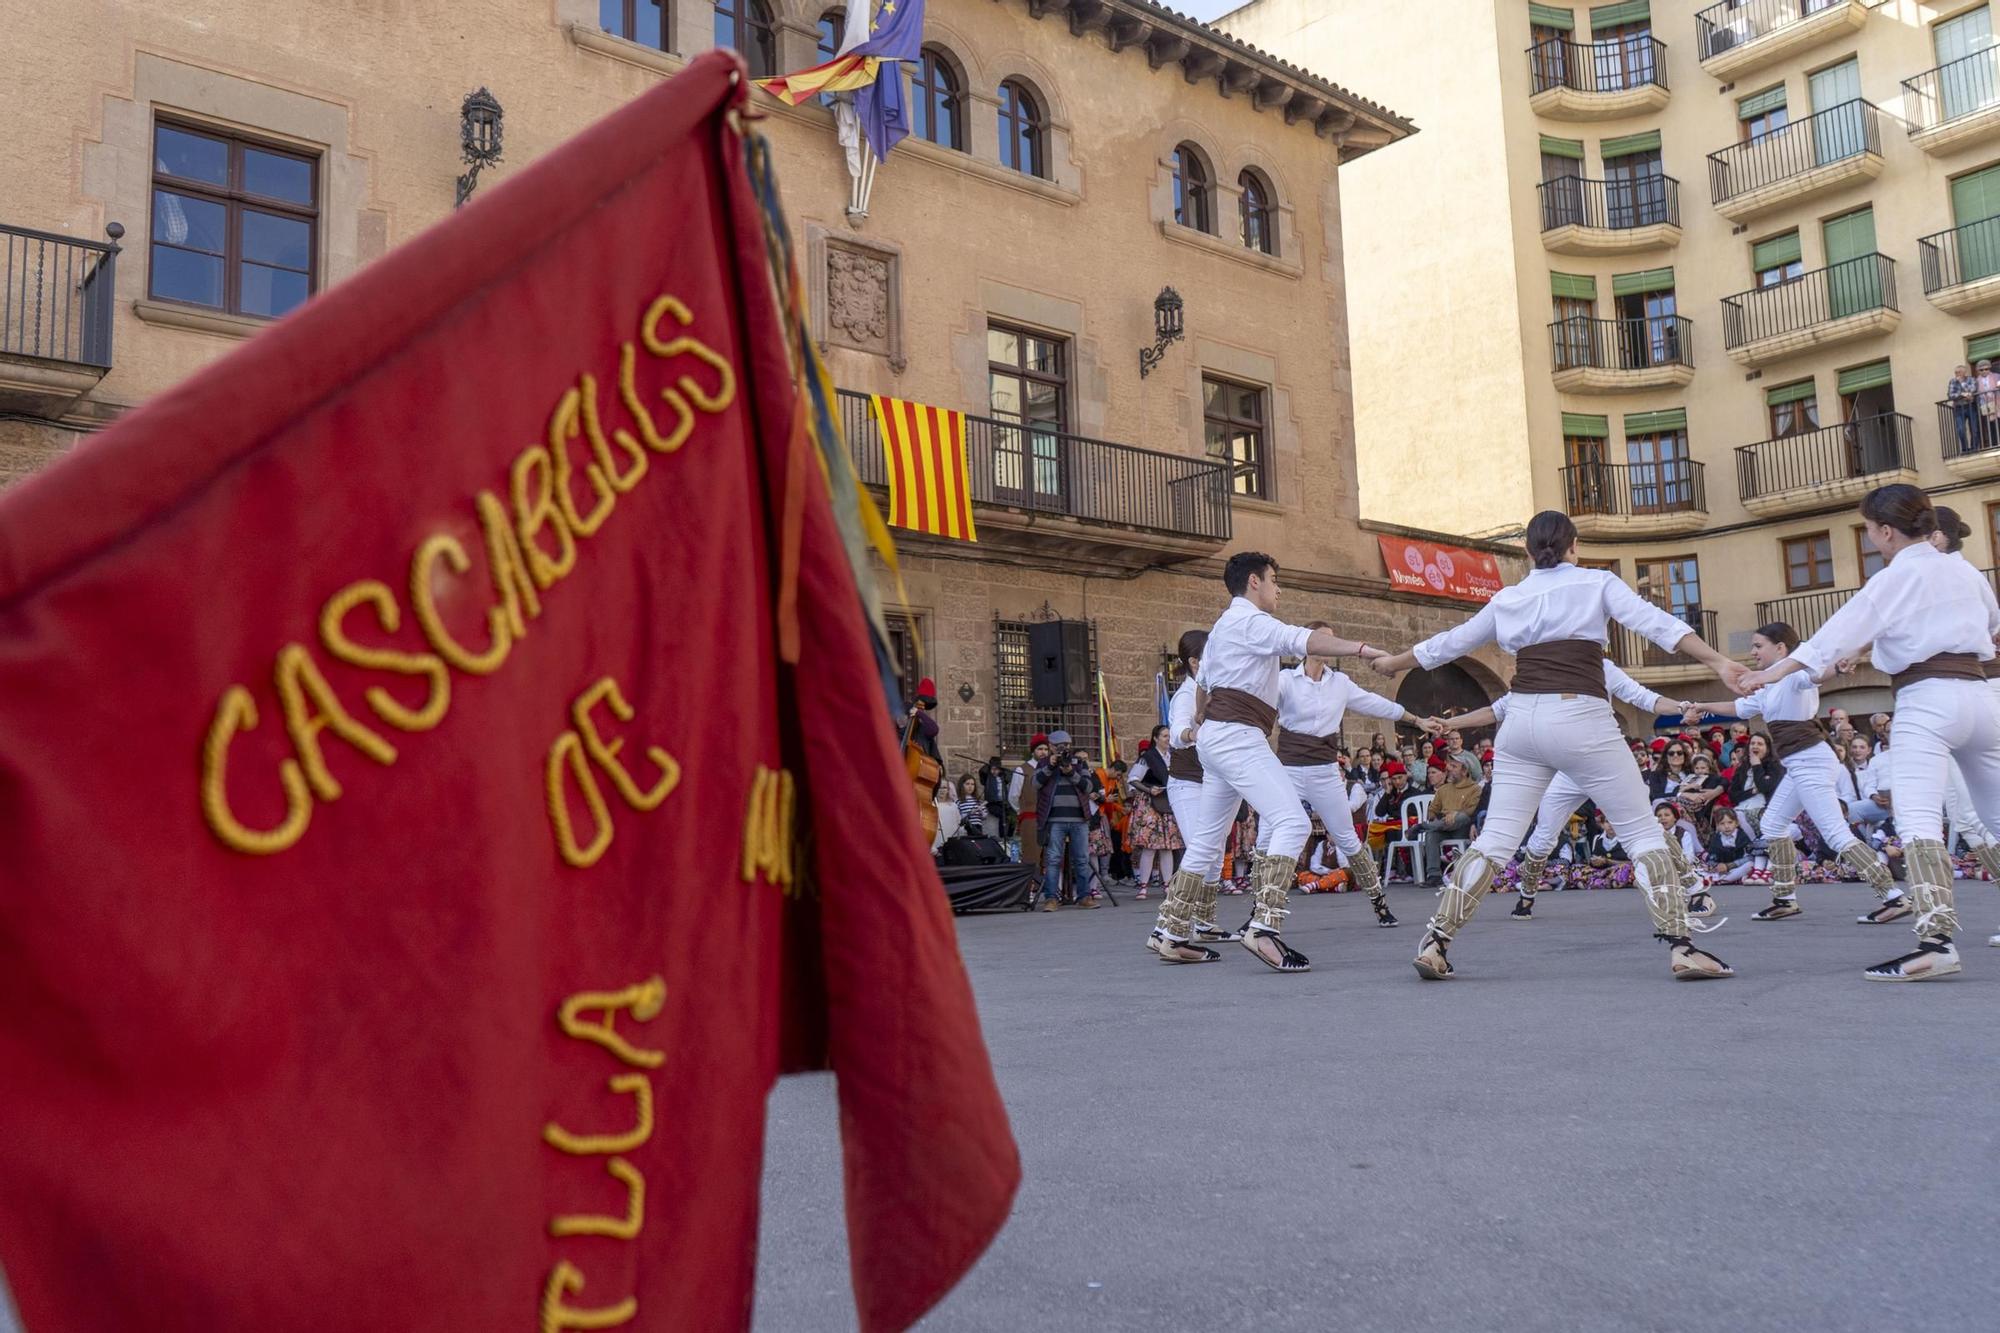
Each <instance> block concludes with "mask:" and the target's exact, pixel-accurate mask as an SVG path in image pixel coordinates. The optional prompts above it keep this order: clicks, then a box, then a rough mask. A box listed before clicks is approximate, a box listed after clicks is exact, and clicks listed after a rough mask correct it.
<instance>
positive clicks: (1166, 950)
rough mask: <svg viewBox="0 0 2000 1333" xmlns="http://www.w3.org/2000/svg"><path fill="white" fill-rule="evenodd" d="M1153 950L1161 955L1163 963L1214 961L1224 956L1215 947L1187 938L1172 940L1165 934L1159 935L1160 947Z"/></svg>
mask: <svg viewBox="0 0 2000 1333" xmlns="http://www.w3.org/2000/svg"><path fill="white" fill-rule="evenodd" d="M1148 947H1151V946H1150V945H1149V946H1148ZM1153 952H1154V953H1156V954H1158V955H1160V961H1161V962H1163V963H1213V962H1216V961H1217V960H1219V959H1220V958H1221V957H1222V955H1221V954H1219V953H1217V952H1216V951H1215V950H1213V949H1204V948H1202V947H1201V946H1200V945H1199V944H1189V943H1188V942H1186V941H1185V940H1170V939H1168V938H1167V937H1166V936H1165V935H1162V936H1160V937H1159V947H1158V948H1155V949H1153Z"/></svg>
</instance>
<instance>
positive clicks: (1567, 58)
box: [1528, 36, 1667, 93]
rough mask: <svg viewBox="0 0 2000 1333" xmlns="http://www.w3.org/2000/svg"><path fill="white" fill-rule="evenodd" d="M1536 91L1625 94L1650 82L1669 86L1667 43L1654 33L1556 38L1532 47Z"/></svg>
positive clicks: (1530, 61)
mask: <svg viewBox="0 0 2000 1333" xmlns="http://www.w3.org/2000/svg"><path fill="white" fill-rule="evenodd" d="M1528 70H1529V73H1530V75H1531V77H1532V78H1533V80H1534V86H1535V91H1536V92H1537V93H1545V92H1547V91H1548V90H1549V89H1551V88H1570V89H1574V90H1575V91H1577V92H1580V93H1622V92H1629V91H1631V90H1632V89H1634V88H1644V87H1646V86H1647V85H1649V84H1653V85H1657V86H1659V87H1661V88H1664V87H1666V86H1667V44H1666V43H1665V42H1662V41H1660V40H1658V39H1657V38H1655V37H1652V36H1643V37H1638V36H1635V37H1614V38H1612V39H1611V40H1610V41H1604V42H1572V41H1566V40H1563V39H1560V38H1552V39H1550V40H1549V41H1546V42H1537V43H1535V44H1534V45H1533V46H1531V47H1529V48H1528Z"/></svg>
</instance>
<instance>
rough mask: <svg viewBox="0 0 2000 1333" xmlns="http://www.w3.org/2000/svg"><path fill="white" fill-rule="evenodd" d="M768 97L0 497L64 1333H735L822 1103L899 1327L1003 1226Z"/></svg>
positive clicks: (588, 179) (616, 170)
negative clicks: (792, 337)
mask: <svg viewBox="0 0 2000 1333" xmlns="http://www.w3.org/2000/svg"><path fill="white" fill-rule="evenodd" d="M741 68H742V66H741V62H740V61H738V60H737V59H736V58H735V57H734V56H732V55H728V54H724V53H717V54H714V55H710V56H705V57H703V58H701V59H699V60H697V61H695V62H694V63H693V64H692V65H691V66H690V67H689V68H688V69H687V71H686V72H684V73H683V74H681V75H680V76H679V77H677V78H675V79H674V80H672V81H671V82H670V83H668V84H666V85H665V86H663V87H661V88H659V89H657V90H655V91H654V92H652V93H650V94H648V95H647V96H645V97H642V98H640V99H638V100H637V101H635V102H634V103H633V104H631V105H630V106H628V107H627V108H625V109H624V110H623V111H621V112H619V113H618V114H616V115H614V116H612V117H610V118H609V119H607V120H606V121H604V122H603V123H601V124H599V125H598V126H596V127H595V128H593V129H592V130H590V131H589V132H587V133H585V134H584V135H582V136H580V137H579V138H578V139H576V140H575V141H574V142H572V143H571V144H569V145H567V146H566V147H564V148H562V149H559V150H557V151H556V152H554V153H551V154H550V155H549V156H547V157H546V158H544V159H542V160H541V161H540V162H539V163H537V164H536V165H535V166H534V167H533V168H531V169H530V170H528V171H525V172H522V173H520V174H519V175H518V176H517V177H516V178H515V179H514V180H512V181H511V182H509V183H507V184H506V185H504V186H502V187H501V188H499V189H495V190H493V191H492V192H491V194H484V193H482V197H481V198H480V199H479V200H477V201H475V202H474V203H473V204H472V205H471V206H470V207H468V208H467V209H465V210H464V211H463V212H461V213H459V214H457V215H455V216H453V217H452V218H451V219H450V220H449V221H447V222H445V223H443V224H441V225H440V226H438V227H436V228H434V229H432V230H431V231H429V232H428V233H426V234H425V235H423V236H421V237H419V238H417V239H416V240H414V241H413V242H411V243H410V244H408V245H406V246H404V247H402V248H401V249H398V250H396V251H394V252H392V253H391V254H390V255H389V256H388V257H386V258H385V259H383V260H382V261H380V262H379V263H377V264H375V265H374V266H372V267H370V268H369V269H367V270H366V271H364V272H362V273H361V274H359V275H358V276H356V277H355V278H353V279H352V280H350V281H349V282H347V283H345V284H343V285H342V286H340V287H338V288H336V289H335V290H333V291H331V292H329V293H328V294H326V295H324V296H322V297H320V298H318V299H316V300H314V301H312V302H310V303H309V304H307V305H306V306H305V307H304V308H303V309H302V310H301V311H300V312H299V313H298V314H297V315H295V316H293V317H292V318H289V319H287V320H285V321H283V322H281V323H279V324H278V325H276V326H275V327H274V328H272V329H271V330H270V331H268V332H266V333H264V334H263V335H262V336H260V337H258V338H256V339H254V340H252V341H251V342H250V343H248V344H247V345H245V346H244V347H243V348H242V349H240V350H239V351H237V352H236V353H235V354H234V355H233V356H231V357H229V358H228V359H226V360H224V361H223V362H221V363H220V364H218V365H216V366H214V367H212V368H211V369H210V370H208V371H207V372H205V373H203V374H202V375H200V376H198V377H196V378H195V379H193V380H192V381H190V382H188V383H187V384H185V385H183V386H181V387H180V388H178V389H176V390H174V391H173V392H171V393H169V394H166V395H164V396H163V397H161V398H160V399H158V400H156V401H154V402H152V403H151V404H149V405H148V406H146V407H145V408H143V409H142V410H140V411H138V412H135V413H133V414H132V415H131V416H129V417H128V418H126V419H125V420H124V421H123V422H121V423H120V424H119V425H118V426H116V427H115V428H113V429H112V430H110V431H108V432H106V433H105V434H104V435H102V436H101V437H99V438H97V439H94V440H92V441H89V442H87V443H85V444H84V445H82V446H81V447H79V448H78V449H77V450H76V451H75V452H74V453H73V454H72V455H70V456H69V457H68V458H66V459H65V460H63V461H62V462H61V463H59V464H57V465H56V466H55V467H53V468H52V469H50V470H49V471H48V472H46V473H44V474H42V475H40V476H38V477H35V478H33V479H31V480H30V481H28V482H27V483H25V484H23V485H21V486H20V487H18V488H17V489H15V490H13V491H11V492H9V493H8V494H6V495H5V496H0V1268H4V1270H5V1272H6V1275H7V1279H8V1282H9V1284H10V1285H11V1287H12V1289H13V1292H14V1296H15V1298H16V1300H17V1302H18V1305H19V1309H20V1314H21V1316H22V1319H23V1321H24V1323H25V1325H26V1327H27V1328H28V1329H30V1330H35V1331H36V1333H39V1331H40V1330H55V1329H62V1330H71V1331H80V1333H112V1331H113V1330H118V1331H120V1333H126V1331H129V1330H132V1329H138V1328H144V1329H148V1330H155V1331H165V1330H171V1331H175V1333H179V1331H182V1330H185V1331H187V1333H193V1331H195V1330H201V1331H202V1333H214V1331H215V1330H235V1329H246V1330H247V1329H270V1330H278V1329H282V1330H286V1333H313V1331H316V1330H328V1331H329V1333H331V1331H332V1330H341V1331H342V1333H346V1331H347V1330H353V1329H375V1328H383V1329H388V1328H395V1329H454V1330H455V1329H466V1330H473V1329H478V1330H487V1329H534V1328H539V1329H541V1330H543V1333H552V1331H553V1330H562V1329H585V1328H588V1329H602V1328H633V1329H641V1328H643V1329H648V1330H651V1329H669V1330H683V1329H685V1330H713V1329H742V1328H746V1327H748V1326H749V1323H750V1314H751V1308H750V1307H751V1294H752V1289H753V1281H754V1272H755V1254H756V1237H757V1210H758V1198H759V1179H760V1175H761V1160H762V1150H763V1143H762V1139H763V1127H764V1123H765V1102H766V1097H767V1094H768V1093H769V1091H770V1088H771V1085H772V1082H773V1080H774V1079H775V1078H776V1077H777V1076H778V1074H779V1073H780V1072H782V1071H784V1070H787V1069H799V1068H812V1067H831V1068H832V1069H833V1070H834V1071H835V1073H836V1075H837V1076H838V1087H839V1095H840V1123H841V1129H842V1134H843V1141H844V1146H845V1152H846V1181H847V1204H848V1229H849V1239H850V1248H851V1253H852V1265H853V1277H854V1285H855V1294H856V1300H857V1305H858V1307H859V1314H860V1322H861V1325H862V1327H863V1328H864V1329H870V1330H874V1329H900V1328H903V1327H906V1326H907V1325H908V1324H910V1323H912V1322H914V1321H915V1320H916V1319H917V1318H918V1317H919V1316H920V1315H921V1314H922V1312H923V1311H924V1310H925V1309H927V1308H928V1307H929V1306H930V1305H931V1304H932V1303H934V1302H935V1301H936V1300H937V1299H938V1298H939V1297H940V1296H941V1295H942V1294H943V1293H944V1292H945V1291H946V1290H948V1289H949V1287H950V1286H951V1284H952V1283H953V1282H954V1281H955V1280H956V1279H957V1277H958V1276H959V1275H960V1274H961V1273H962V1272H963V1271H964V1270H965V1268H966V1267H967V1266H968V1265H970V1263H971V1262H972V1261H973V1260H974V1258H976V1257H977V1255H978V1253H979V1252H980V1250H981V1249H982V1248H983V1247H984V1246H985V1244H986V1243H987V1241H988V1240H989V1239H990V1238H991V1237H992V1235H993V1234H994V1233H995V1231H996V1230H997V1229H998V1227H999V1226H1000V1224H1001V1222H1002V1220H1003V1219H1004V1217H1005V1215H1006V1212H1007V1208H1008V1206H1009V1202H1010V1200H1011V1197H1012V1193H1013V1190H1014V1187H1015V1185H1016V1183H1017V1180H1018V1175H1019V1168H1018V1161H1017V1157H1016V1154H1015V1150H1014V1145H1013V1142H1012V1139H1011V1137H1010V1135H1009V1133H1008V1129H1007V1124H1006V1120H1005V1113H1004V1111H1003V1109H1002V1106H1001V1103H1000V1100H999V1096H998V1092H997V1089H996V1088H995V1086H994V1082H993V1077H992V1073H991V1070H990V1068H989V1065H988V1062H987V1057H986V1051H985V1046H984V1043H983V1041H982V1039H981V1037H980V1033H979V1028H978V1023H977V1020H976V1018H975V1016H974V1012H973V1007H972V997H971V992H970V988H969V987H968V985H967V983H966V979H965V975H964V972H963V968H962V966H961V964H960V961H959V957H958V952H957V948H956V943H955V938H954V934H953V927H952V922H951V918H950V916H949V913H948V910H947V907H946V902H945V898H944V895H943V891H942V888H941V886H940V885H939V884H938V882H937V878H936V874H935V871H934V870H933V869H932V867H931V865H930V862H929V858H928V856H927V854H926V849H925V848H924V847H923V845H922V843H921V841H920V838H919V836H918V833H917V826H916V818H915V811H914V809H913V804H914V803H913V801H912V799H911V795H910V789H909V783H908V781H907V779H906V778H905V777H904V775H903V772H902V768H901V765H900V762H899V758H898V756H897V755H896V753H895V749H894V736H893V731H892V728H891V726H890V722H889V715H888V712H887V704H886V701H885V700H884V699H883V697H882V691H881V689H880V687H879V686H878V685H877V684H875V683H874V682H875V680H876V676H875V672H874V664H873V660H872V657H871V645H870V640H869V637H868V630H867V628H866V623H865V620H864V617H863V613H862V610H861V603H860V600H859V594H858V592H857V586H856V584H855V582H854V577H853V574H852V571H851V568H850V565H849V563H848V560H847V556H846V553H845V551H844V549H843V547H842V544H841V541H840V538H839V535H838V532H837V530H836V528H835V526H834V519H833V513H832V510H831V509H830V507H829V503H828V493H827V490H826V484H825V481H824V480H823V477H822V473H821V470H820V469H819V468H818V467H816V466H812V465H811V461H810V459H809V458H808V459H807V461H806V465H805V466H799V465H798V464H799V461H800V456H799V454H798V453H797V452H796V450H797V449H798V448H800V447H801V442H803V446H804V447H806V448H810V447H811V444H810V440H809V438H808V437H806V436H804V435H802V434H798V433H796V431H797V427H798V420H797V418H796V417H795V412H796V405H797V403H798V402H799V398H798V390H797V387H796V381H795V378H794V372H793V368H792V366H791V365H790V363H789V362H788V359H787V355H786V343H785V334H784V325H783V322H782V321H783V319H784V313H783V311H782V310H781V309H780V307H779V306H778V304H777V300H778V298H777V295H776V293H777V290H778V289H777V288H776V287H775V286H774V284H773V283H772V281H771V277H770V274H769V270H768V267H767V253H766V249H765V239H764V234H763V229H762V228H763V218H762V214H761V213H760V211H759V207H758V202H757V198H756V196H755V194H754V192H753V190H752V188H751V185H750V182H749V180H748V178H747V177H746V174H745V168H744V155H745V141H744V138H743V135H742V132H741V130H740V127H739V122H738V120H737V117H736V115H735V114H734V112H735V110H736V109H738V108H740V107H741V106H742V105H743V103H744V100H745V91H746V90H745V87H744V86H743V85H742V83H741V82H740V71H741ZM780 627H782V628H783V630H784V633H783V634H782V635H781V634H780ZM781 642H792V643H796V644H797V645H798V655H799V656H798V662H797V664H796V665H795V666H793V665H787V664H786V663H785V662H784V661H783V660H781V655H780V648H779V646H780V644H781ZM829 1317H830V1318H831V1316H829Z"/></svg>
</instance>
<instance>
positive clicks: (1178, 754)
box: [1167, 741, 1201, 782]
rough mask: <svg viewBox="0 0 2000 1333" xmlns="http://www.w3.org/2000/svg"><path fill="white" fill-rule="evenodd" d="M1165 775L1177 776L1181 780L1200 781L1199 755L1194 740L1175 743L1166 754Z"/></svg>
mask: <svg viewBox="0 0 2000 1333" xmlns="http://www.w3.org/2000/svg"><path fill="white" fill-rule="evenodd" d="M1167 776H1168V777H1170V778H1179V779H1180V780H1181V781H1182V782H1200V781H1201V755H1200V754H1199V753H1198V752H1197V751H1196V750H1195V747H1194V742H1193V741H1189V742H1188V743H1187V744H1186V745H1176V746H1175V747H1174V750H1173V753H1172V754H1170V755H1168V756H1167Z"/></svg>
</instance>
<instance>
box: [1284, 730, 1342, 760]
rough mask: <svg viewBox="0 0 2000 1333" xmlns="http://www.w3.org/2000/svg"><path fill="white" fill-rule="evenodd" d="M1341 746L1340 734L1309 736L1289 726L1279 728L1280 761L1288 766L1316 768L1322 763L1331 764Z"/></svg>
mask: <svg viewBox="0 0 2000 1333" xmlns="http://www.w3.org/2000/svg"><path fill="white" fill-rule="evenodd" d="M1339 746H1340V737H1339V735H1338V734H1335V735H1332V736H1308V735H1306V734H1305V733H1304V732H1302V731H1293V730H1291V729H1290V728H1289V727H1279V728H1278V762H1279V763H1281V764H1283V765H1284V766H1285V767H1286V768H1315V767H1317V766H1319V765H1320V764H1330V763H1332V762H1333V761H1334V759H1335V758H1337V756H1336V755H1335V754H1334V751H1335V750H1336V749H1338V748H1339Z"/></svg>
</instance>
